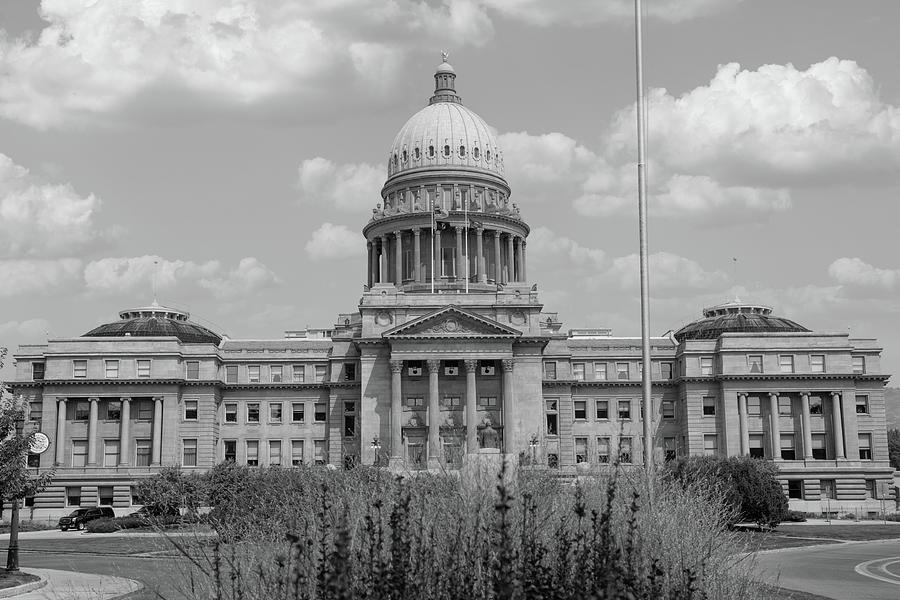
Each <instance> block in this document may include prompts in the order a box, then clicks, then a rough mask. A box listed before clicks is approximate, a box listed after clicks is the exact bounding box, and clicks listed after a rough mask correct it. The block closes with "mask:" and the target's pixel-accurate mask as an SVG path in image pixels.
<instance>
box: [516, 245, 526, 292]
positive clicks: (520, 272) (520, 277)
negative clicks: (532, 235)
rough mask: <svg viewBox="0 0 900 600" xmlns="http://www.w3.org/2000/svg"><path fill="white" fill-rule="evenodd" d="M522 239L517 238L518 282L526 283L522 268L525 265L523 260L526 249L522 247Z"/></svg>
mask: <svg viewBox="0 0 900 600" xmlns="http://www.w3.org/2000/svg"><path fill="white" fill-rule="evenodd" d="M522 241H523V240H522V238H521V237H520V236H516V281H525V273H524V269H522V266H523V265H524V264H525V260H524V259H523V256H524V253H525V248H524V247H523V246H522Z"/></svg>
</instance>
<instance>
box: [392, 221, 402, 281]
mask: <svg viewBox="0 0 900 600" xmlns="http://www.w3.org/2000/svg"><path fill="white" fill-rule="evenodd" d="M394 239H396V242H394V243H395V245H394V282H395V283H396V284H397V285H402V284H403V232H402V231H395V232H394Z"/></svg>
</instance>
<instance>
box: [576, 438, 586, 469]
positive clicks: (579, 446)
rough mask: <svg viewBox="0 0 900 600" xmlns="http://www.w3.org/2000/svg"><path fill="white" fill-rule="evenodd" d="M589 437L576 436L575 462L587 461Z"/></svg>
mask: <svg viewBox="0 0 900 600" xmlns="http://www.w3.org/2000/svg"><path fill="white" fill-rule="evenodd" d="M587 445H588V444H587V438H584V437H577V438H575V464H578V463H583V462H587V456H588V454H587V452H588V447H587Z"/></svg>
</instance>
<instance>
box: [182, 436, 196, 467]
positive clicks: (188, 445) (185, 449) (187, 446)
mask: <svg viewBox="0 0 900 600" xmlns="http://www.w3.org/2000/svg"><path fill="white" fill-rule="evenodd" d="M181 464H182V466H185V467H196V466H197V440H181Z"/></svg>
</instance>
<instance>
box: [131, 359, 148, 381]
mask: <svg viewBox="0 0 900 600" xmlns="http://www.w3.org/2000/svg"><path fill="white" fill-rule="evenodd" d="M135 368H136V370H137V376H138V378H139V379H148V378H149V377H150V359H147V358H139V359H138V360H137V361H136V367H135Z"/></svg>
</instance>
